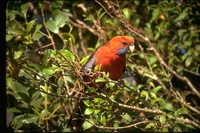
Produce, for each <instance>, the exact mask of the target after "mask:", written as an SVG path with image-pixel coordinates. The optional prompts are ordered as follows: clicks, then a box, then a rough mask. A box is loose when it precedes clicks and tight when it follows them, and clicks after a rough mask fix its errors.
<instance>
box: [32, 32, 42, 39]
mask: <svg viewBox="0 0 200 133" xmlns="http://www.w3.org/2000/svg"><path fill="white" fill-rule="evenodd" d="M43 36H44V35H43V34H42V33H39V32H37V33H34V34H33V35H32V39H33V40H34V41H38V40H39V39H40V38H41V37H43Z"/></svg>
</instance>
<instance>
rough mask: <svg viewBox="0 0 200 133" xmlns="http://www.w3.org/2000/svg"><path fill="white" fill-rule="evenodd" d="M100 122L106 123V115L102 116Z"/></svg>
mask: <svg viewBox="0 0 200 133" xmlns="http://www.w3.org/2000/svg"><path fill="white" fill-rule="evenodd" d="M100 122H101V123H106V117H105V116H104V115H101V119H100Z"/></svg>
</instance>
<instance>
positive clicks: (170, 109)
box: [164, 103, 174, 111]
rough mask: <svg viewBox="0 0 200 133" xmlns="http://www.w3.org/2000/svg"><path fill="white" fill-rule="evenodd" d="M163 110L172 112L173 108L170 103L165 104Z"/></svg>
mask: <svg viewBox="0 0 200 133" xmlns="http://www.w3.org/2000/svg"><path fill="white" fill-rule="evenodd" d="M164 108H165V109H167V110H169V111H174V107H173V106H172V104H171V103H165V105H164Z"/></svg>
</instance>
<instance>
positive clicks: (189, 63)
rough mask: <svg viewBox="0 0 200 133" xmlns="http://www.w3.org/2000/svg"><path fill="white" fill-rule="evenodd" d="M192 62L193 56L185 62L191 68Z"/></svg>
mask: <svg viewBox="0 0 200 133" xmlns="http://www.w3.org/2000/svg"><path fill="white" fill-rule="evenodd" d="M192 61H193V57H192V56H189V57H187V58H186V60H185V66H186V67H189V66H190V65H191V63H192Z"/></svg>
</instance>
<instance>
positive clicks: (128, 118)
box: [122, 113, 132, 122]
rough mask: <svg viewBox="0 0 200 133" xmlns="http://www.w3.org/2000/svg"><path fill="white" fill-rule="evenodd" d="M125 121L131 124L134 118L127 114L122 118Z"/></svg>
mask: <svg viewBox="0 0 200 133" xmlns="http://www.w3.org/2000/svg"><path fill="white" fill-rule="evenodd" d="M122 117H123V118H124V119H126V120H127V121H128V122H131V121H132V118H131V116H130V115H129V114H127V113H126V114H125V115H123V116H122Z"/></svg>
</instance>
